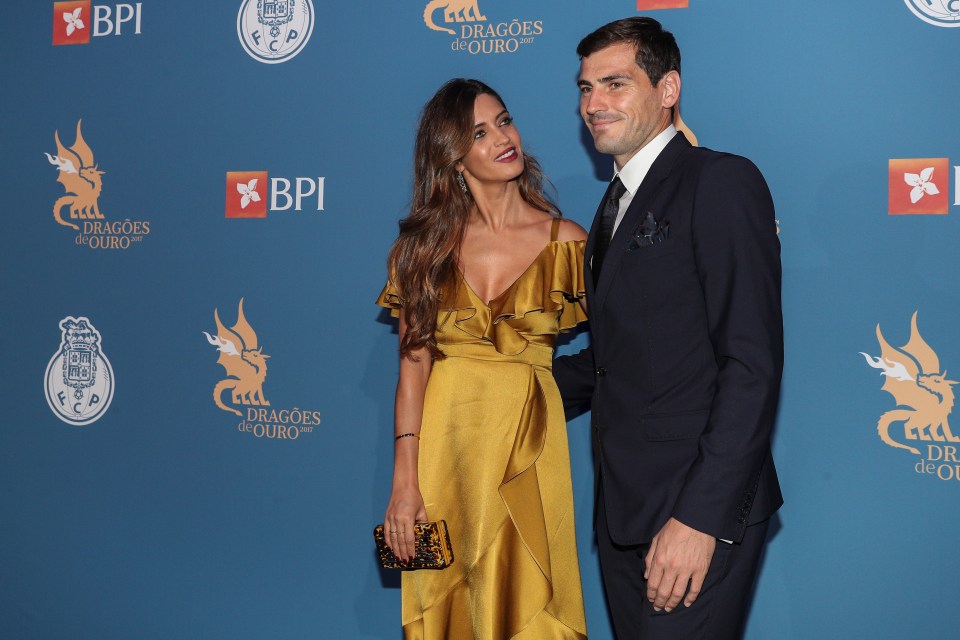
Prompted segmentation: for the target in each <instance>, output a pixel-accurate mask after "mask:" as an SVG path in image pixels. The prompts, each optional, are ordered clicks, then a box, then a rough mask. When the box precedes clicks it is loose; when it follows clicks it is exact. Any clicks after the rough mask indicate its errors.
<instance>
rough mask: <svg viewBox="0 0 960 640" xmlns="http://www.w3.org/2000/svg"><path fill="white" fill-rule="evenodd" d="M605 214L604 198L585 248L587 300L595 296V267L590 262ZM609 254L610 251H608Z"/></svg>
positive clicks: (598, 208)
mask: <svg viewBox="0 0 960 640" xmlns="http://www.w3.org/2000/svg"><path fill="white" fill-rule="evenodd" d="M601 216H603V200H601V201H600V206H599V207H597V213H596V214H594V216H593V224H592V225H591V226H590V233H589V234H587V244H586V246H585V247H584V248H583V275H584V280H585V281H586V283H587V300H589V299H590V298H592V297H593V294H594V288H593V267H592V266H590V263H591V262H592V261H593V251H594V249H596V247H597V236H598V235H599V234H600V218H601ZM607 255H609V251H608V252H607Z"/></svg>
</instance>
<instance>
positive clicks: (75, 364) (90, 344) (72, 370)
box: [43, 316, 113, 425]
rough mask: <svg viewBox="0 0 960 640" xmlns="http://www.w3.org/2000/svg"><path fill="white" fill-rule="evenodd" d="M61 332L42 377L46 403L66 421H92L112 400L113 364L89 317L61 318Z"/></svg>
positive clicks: (78, 423) (71, 422)
mask: <svg viewBox="0 0 960 640" xmlns="http://www.w3.org/2000/svg"><path fill="white" fill-rule="evenodd" d="M60 331H61V334H60V349H59V350H58V351H57V353H56V354H54V356H53V358H51V359H50V364H48V365H47V372H46V375H45V376H44V388H43V390H44V393H45V394H46V396H47V404H48V405H50V410H51V411H53V414H54V415H55V416H57V417H58V418H60V419H61V420H63V421H64V422H66V423H67V424H74V425H85V424H92V423H94V422H96V421H97V420H99V419H100V418H101V417H102V416H103V414H104V413H106V411H107V409H108V408H109V407H110V402H111V401H112V400H113V367H111V366H110V361H109V360H107V356H106V355H105V354H104V353H103V351H102V350H101V348H100V343H101V338H100V332H99V331H97V328H96V327H94V326H93V323H91V322H90V320H88V319H87V318H84V317H80V318H74V317H71V316H68V317H66V318H64V319H63V320H61V321H60Z"/></svg>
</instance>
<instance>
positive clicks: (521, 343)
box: [378, 79, 586, 640]
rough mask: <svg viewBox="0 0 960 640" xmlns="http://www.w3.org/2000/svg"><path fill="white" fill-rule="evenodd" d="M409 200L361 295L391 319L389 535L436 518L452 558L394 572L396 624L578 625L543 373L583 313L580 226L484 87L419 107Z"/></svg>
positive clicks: (571, 553)
mask: <svg viewBox="0 0 960 640" xmlns="http://www.w3.org/2000/svg"><path fill="white" fill-rule="evenodd" d="M414 156H415V158H414V162H415V174H414V195H413V202H412V205H411V210H410V215H409V217H407V218H406V219H404V220H403V221H401V223H400V236H399V238H398V239H397V241H396V243H395V244H394V246H393V248H392V250H391V252H390V257H389V272H390V274H391V278H390V281H389V282H388V283H387V286H386V287H385V288H384V290H383V292H382V293H381V295H380V298H379V300H378V304H380V305H381V306H384V307H387V308H390V309H391V310H392V313H393V314H394V315H395V316H397V317H399V319H400V354H401V357H400V379H399V382H398V384H397V395H396V405H395V412H394V413H395V416H394V417H395V437H396V444H395V459H394V475H393V491H392V493H391V495H390V502H389V504H388V506H387V512H386V516H385V518H384V528H385V530H386V531H387V538H388V542H389V544H390V547H391V549H392V550H393V552H394V553H395V555H396V556H397V557H398V558H399V559H400V560H402V561H408V560H409V559H411V558H412V557H413V555H414V545H413V542H414V540H413V535H412V527H413V524H414V522H426V521H428V519H429V520H439V519H443V520H446V521H447V524H448V526H449V529H450V537H451V541H452V546H453V552H454V556H455V558H456V560H455V562H454V563H453V565H451V566H450V567H447V568H446V569H443V570H440V571H430V570H419V571H411V572H405V573H404V575H403V588H402V598H403V614H402V621H403V627H404V632H405V635H406V637H407V638H416V639H424V640H432V639H437V640H439V639H446V638H456V639H458V640H459V639H462V638H477V639H479V638H484V639H496V640H500V639H502V638H528V639H531V640H541V639H543V638H584V637H586V625H585V623H584V618H583V600H582V596H581V591H580V575H579V567H578V563H577V549H576V540H575V537H574V517H573V498H572V491H571V485H570V462H569V457H568V450H567V439H566V425H565V422H564V415H563V408H562V405H561V401H560V395H559V392H558V391H557V387H556V384H555V383H554V380H553V376H552V374H551V372H550V366H551V363H552V356H553V343H554V340H555V338H556V335H557V333H558V332H560V331H564V330H567V329H569V328H571V327H573V326H574V325H576V324H577V323H578V322H582V321H583V320H584V319H585V316H584V314H583V310H582V309H581V308H580V305H579V304H578V303H577V301H576V299H577V298H580V297H582V296H583V291H584V287H583V275H582V273H583V268H582V267H583V245H584V242H583V241H584V239H585V238H586V234H585V232H584V231H583V229H582V228H581V227H580V226H578V225H577V224H576V223H573V222H570V221H567V220H562V219H561V218H560V217H559V212H558V210H557V208H556V206H555V205H554V204H553V203H551V202H550V201H549V200H548V199H547V198H546V197H545V196H544V194H543V189H542V181H543V175H542V173H541V172H540V168H539V166H538V165H537V163H536V161H535V160H534V159H533V158H532V157H530V156H528V155H525V154H524V153H523V148H522V146H521V141H520V135H519V133H518V132H517V129H516V127H515V126H514V124H513V120H512V119H511V117H510V114H509V113H508V112H507V110H506V107H505V106H504V104H503V100H501V99H500V96H499V95H497V93H496V92H494V91H493V89H491V88H490V87H488V86H487V85H485V84H483V83H481V82H478V81H476V80H464V79H456V80H451V81H450V82H448V83H447V84H445V85H444V86H443V87H441V89H440V90H439V91H438V92H437V94H436V95H435V96H434V97H433V98H432V99H431V100H430V101H429V102H428V103H427V105H426V107H424V110H423V113H422V115H421V118H420V126H419V131H418V133H417V140H416V148H415V151H414Z"/></svg>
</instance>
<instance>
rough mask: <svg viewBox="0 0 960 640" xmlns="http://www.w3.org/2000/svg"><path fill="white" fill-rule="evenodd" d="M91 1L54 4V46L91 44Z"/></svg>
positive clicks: (77, 0)
mask: <svg viewBox="0 0 960 640" xmlns="http://www.w3.org/2000/svg"><path fill="white" fill-rule="evenodd" d="M90 21H91V18H90V0H75V1H73V2H54V3H53V44H54V45H60V44H89V42H90V26H91V25H90Z"/></svg>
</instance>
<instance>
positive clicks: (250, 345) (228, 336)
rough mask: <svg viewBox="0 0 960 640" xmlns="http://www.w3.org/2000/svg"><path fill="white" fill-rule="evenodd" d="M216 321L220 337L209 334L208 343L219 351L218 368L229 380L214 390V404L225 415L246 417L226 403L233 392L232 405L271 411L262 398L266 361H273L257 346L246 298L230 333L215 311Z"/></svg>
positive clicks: (265, 376) (265, 400)
mask: <svg viewBox="0 0 960 640" xmlns="http://www.w3.org/2000/svg"><path fill="white" fill-rule="evenodd" d="M213 319H214V320H215V321H216V323H217V334H216V336H211V335H210V334H209V333H207V332H206V331H204V332H203V334H204V335H205V336H207V342H209V343H210V344H212V345H214V346H215V347H217V351H219V352H220V357H218V358H217V364H221V365H223V368H224V369H225V370H226V372H227V375H228V376H232V377H228V378H227V379H225V380H221V381H220V382H218V383H217V384H216V386H215V387H214V388H213V401H214V403H216V405H217V406H218V407H220V408H221V409H223V410H224V411H229V412H231V413H235V414H237V415H238V416H241V417H242V416H243V414H242V413H241V412H240V411H238V410H236V409H234V408H232V407H228V406H227V405H225V404H224V403H223V392H224V391H226V390H227V389H232V390H233V391H232V393H231V401H232V402H233V404H234V405H238V404H243V405H256V406H264V407H269V406H270V403H269V402H268V401H267V399H266V398H264V397H263V381H264V380H266V378H267V359H268V358H269V357H270V356H268V355H265V354H264V353H263V352H262V347H258V346H257V334H256V332H254V330H253V327H251V326H250V324H249V323H248V322H247V319H246V318H245V317H244V315H243V298H241V299H240V305H239V307H238V309H237V323H236V324H235V325H233V326H232V327H230V328H229V329H227V328H226V327H225V326H223V323H222V322H220V314H219V312H218V310H217V309H214V310H213Z"/></svg>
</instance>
